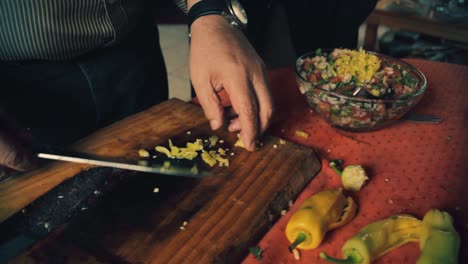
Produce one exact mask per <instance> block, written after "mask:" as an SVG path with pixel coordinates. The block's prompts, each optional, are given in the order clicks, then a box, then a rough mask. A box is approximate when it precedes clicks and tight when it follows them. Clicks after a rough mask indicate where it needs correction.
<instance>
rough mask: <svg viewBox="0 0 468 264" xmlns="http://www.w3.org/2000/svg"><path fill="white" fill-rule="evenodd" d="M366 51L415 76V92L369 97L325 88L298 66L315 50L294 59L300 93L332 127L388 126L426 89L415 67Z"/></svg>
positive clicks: (356, 129)
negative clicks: (401, 95)
mask: <svg viewBox="0 0 468 264" xmlns="http://www.w3.org/2000/svg"><path fill="white" fill-rule="evenodd" d="M330 52H332V50H325V51H323V53H327V54H328V53H330ZM366 53H369V54H373V55H375V56H377V57H378V58H379V59H380V60H381V61H386V62H389V63H391V64H398V65H401V66H402V67H404V68H405V69H406V70H407V71H408V73H410V74H411V76H412V77H413V78H415V79H416V80H417V84H416V90H415V92H414V93H412V94H410V95H408V96H406V97H404V98H396V99H369V98H362V97H359V96H348V95H344V94H341V93H336V92H332V91H327V90H324V89H322V88H320V87H317V85H316V84H314V83H312V82H310V81H309V80H308V79H307V78H306V76H307V75H306V73H305V72H304V71H303V70H302V65H303V63H304V59H306V58H313V57H314V56H315V55H316V52H315V51H314V52H309V53H306V54H304V55H302V56H300V57H299V58H298V59H297V60H296V81H297V84H298V86H299V89H300V91H301V93H302V94H304V95H305V97H306V99H307V102H308V103H309V105H310V106H311V107H312V109H314V111H315V112H316V113H318V114H319V115H320V116H321V117H322V118H323V119H325V120H326V121H327V122H328V123H329V124H330V125H331V126H333V127H335V128H338V129H341V130H345V131H350V132H367V131H373V130H378V129H380V128H383V127H385V126H388V125H390V124H392V123H394V122H395V121H397V120H399V119H400V118H401V117H402V116H403V115H405V114H406V112H408V111H409V110H410V109H411V108H412V107H413V106H414V105H416V104H417V103H418V102H419V100H420V99H421V97H422V96H423V94H424V92H425V91H426V86H427V81H426V77H425V76H424V74H423V73H422V72H421V71H420V70H418V69H417V68H416V67H414V66H412V65H411V64H409V63H407V62H404V61H402V60H400V59H396V58H392V57H389V56H385V55H382V54H378V53H374V52H368V51H366Z"/></svg>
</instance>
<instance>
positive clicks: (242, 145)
mask: <svg viewBox="0 0 468 264" xmlns="http://www.w3.org/2000/svg"><path fill="white" fill-rule="evenodd" d="M234 147H241V148H245V146H244V143H242V140H240V139H238V140H237V141H236V143H235V144H234Z"/></svg>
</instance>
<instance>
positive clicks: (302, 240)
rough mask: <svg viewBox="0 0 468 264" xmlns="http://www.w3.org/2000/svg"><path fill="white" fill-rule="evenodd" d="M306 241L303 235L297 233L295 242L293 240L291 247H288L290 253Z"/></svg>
mask: <svg viewBox="0 0 468 264" xmlns="http://www.w3.org/2000/svg"><path fill="white" fill-rule="evenodd" d="M306 239H307V235H306V234H304V233H299V234H298V235H297V237H296V240H294V242H293V243H292V244H291V245H289V247H288V249H289V251H290V252H292V251H293V249H295V248H296V247H297V246H298V245H299V244H300V243H302V242H304V241H306Z"/></svg>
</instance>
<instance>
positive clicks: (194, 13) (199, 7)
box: [188, 0, 226, 27]
mask: <svg viewBox="0 0 468 264" xmlns="http://www.w3.org/2000/svg"><path fill="white" fill-rule="evenodd" d="M225 8H226V2H225V1H224V0H201V1H199V2H197V3H196V4H194V5H193V6H192V7H191V8H190V10H189V11H188V23H189V27H190V26H191V25H192V23H193V22H194V21H195V20H197V19H198V18H200V17H202V16H207V15H221V14H223V13H224V10H225Z"/></svg>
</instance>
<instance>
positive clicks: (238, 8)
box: [230, 0, 248, 25]
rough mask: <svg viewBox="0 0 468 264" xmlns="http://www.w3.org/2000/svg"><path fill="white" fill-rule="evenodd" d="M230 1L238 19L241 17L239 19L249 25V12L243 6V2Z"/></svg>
mask: <svg viewBox="0 0 468 264" xmlns="http://www.w3.org/2000/svg"><path fill="white" fill-rule="evenodd" d="M230 2H231V8H232V12H233V13H234V15H235V16H236V17H237V19H239V21H240V22H241V23H242V24H244V25H247V22H248V20H247V13H245V9H244V7H242V4H241V3H239V1H238V0H231V1H230Z"/></svg>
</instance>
